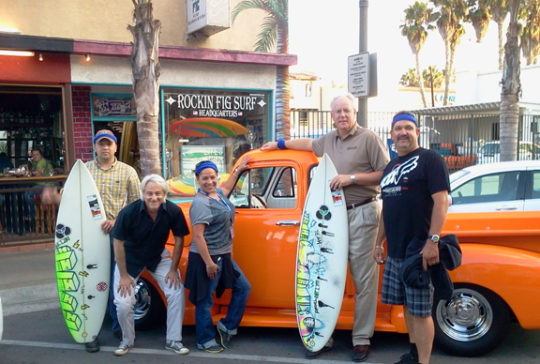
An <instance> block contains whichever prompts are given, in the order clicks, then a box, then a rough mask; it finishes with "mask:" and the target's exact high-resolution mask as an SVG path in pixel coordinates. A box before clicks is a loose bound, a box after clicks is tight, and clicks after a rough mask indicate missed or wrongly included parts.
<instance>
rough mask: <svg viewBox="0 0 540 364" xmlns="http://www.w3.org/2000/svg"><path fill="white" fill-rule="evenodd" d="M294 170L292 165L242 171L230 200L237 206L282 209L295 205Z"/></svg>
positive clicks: (295, 182)
mask: <svg viewBox="0 0 540 364" xmlns="http://www.w3.org/2000/svg"><path fill="white" fill-rule="evenodd" d="M296 186H297V178H296V170H295V169H294V168H292V167H263V168H252V169H249V170H247V171H244V172H243V173H242V175H241V176H240V178H239V179H238V181H237V182H236V185H235V188H234V189H233V191H232V193H231V196H230V200H231V202H232V203H233V204H234V205H235V206H236V207H237V208H244V209H245V208H248V209H283V208H294V207H296V205H297V202H298V199H297V193H296Z"/></svg>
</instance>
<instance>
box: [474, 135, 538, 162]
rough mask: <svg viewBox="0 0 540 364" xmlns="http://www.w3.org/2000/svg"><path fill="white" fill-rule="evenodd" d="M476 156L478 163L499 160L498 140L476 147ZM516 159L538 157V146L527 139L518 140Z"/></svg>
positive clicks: (499, 147)
mask: <svg viewBox="0 0 540 364" xmlns="http://www.w3.org/2000/svg"><path fill="white" fill-rule="evenodd" d="M476 158H477V163H478V164H484V163H497V162H499V161H500V160H501V145H500V142H499V141H498V140H494V141H491V142H487V143H486V144H484V145H483V146H481V147H480V148H479V149H478V153H477V154H476ZM518 159H519V160H532V159H540V146H538V145H537V144H534V143H531V142H527V141H521V142H519V150H518Z"/></svg>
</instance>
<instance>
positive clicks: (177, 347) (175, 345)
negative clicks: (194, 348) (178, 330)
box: [165, 341, 189, 355]
mask: <svg viewBox="0 0 540 364" xmlns="http://www.w3.org/2000/svg"><path fill="white" fill-rule="evenodd" d="M165 349H167V350H170V351H174V352H175V353H176V354H181V355H186V354H188V353H189V349H188V348H186V347H185V346H184V345H182V342H181V341H167V343H166V344H165Z"/></svg>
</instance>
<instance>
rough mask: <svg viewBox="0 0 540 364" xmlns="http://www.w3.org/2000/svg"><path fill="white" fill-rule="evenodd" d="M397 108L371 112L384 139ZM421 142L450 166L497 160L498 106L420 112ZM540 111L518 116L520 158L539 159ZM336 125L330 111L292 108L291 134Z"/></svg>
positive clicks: (312, 134)
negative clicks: (444, 111) (460, 111)
mask: <svg viewBox="0 0 540 364" xmlns="http://www.w3.org/2000/svg"><path fill="white" fill-rule="evenodd" d="M394 114H395V113H394V112H369V113H368V128H369V129H371V130H373V131H374V132H375V133H377V134H378V135H379V137H380V138H381V139H382V140H383V141H384V142H385V144H386V142H387V141H388V139H389V138H390V123H391V120H392V117H393V115H394ZM418 116H419V121H420V124H421V127H420V137H419V144H420V146H422V147H424V148H428V149H433V150H437V151H438V152H439V153H440V154H441V155H442V156H443V157H444V159H445V160H446V162H447V164H448V168H449V169H450V170H458V169H462V168H464V167H467V166H469V165H473V164H480V163H490V162H498V161H499V157H500V149H499V137H500V128H499V113H498V110H489V111H486V112H474V113H448V114H443V115H426V114H424V115H422V114H421V113H420V112H419V113H418ZM539 122H540V115H534V114H528V113H523V114H522V115H520V119H519V129H518V135H519V141H518V150H517V155H518V159H519V160H527V159H540V128H539V127H538V124H539ZM333 128H334V126H333V122H332V118H331V115H330V111H304V110H295V111H292V112H291V138H293V139H294V138H305V137H309V138H318V137H320V136H322V135H324V134H326V133H327V132H329V131H331V130H332V129H333Z"/></svg>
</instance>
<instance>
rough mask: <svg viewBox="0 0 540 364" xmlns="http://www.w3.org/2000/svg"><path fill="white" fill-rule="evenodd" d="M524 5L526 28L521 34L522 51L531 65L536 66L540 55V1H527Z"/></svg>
mask: <svg viewBox="0 0 540 364" xmlns="http://www.w3.org/2000/svg"><path fill="white" fill-rule="evenodd" d="M524 5H525V6H524V8H523V10H524V11H523V13H524V14H523V17H524V20H525V23H526V26H525V27H523V32H522V34H521V50H522V52H523V56H524V57H525V59H526V60H527V65H530V64H536V60H537V58H538V55H539V54H540V0H526V1H525V4H524Z"/></svg>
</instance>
